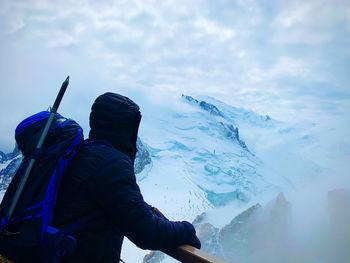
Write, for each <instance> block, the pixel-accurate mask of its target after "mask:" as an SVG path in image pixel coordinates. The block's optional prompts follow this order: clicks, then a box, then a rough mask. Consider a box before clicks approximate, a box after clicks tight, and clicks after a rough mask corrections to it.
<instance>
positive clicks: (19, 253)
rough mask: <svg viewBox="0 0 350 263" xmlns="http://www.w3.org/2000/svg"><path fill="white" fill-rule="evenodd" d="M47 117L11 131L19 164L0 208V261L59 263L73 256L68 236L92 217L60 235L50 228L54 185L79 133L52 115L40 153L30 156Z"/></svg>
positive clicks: (32, 119)
mask: <svg viewBox="0 0 350 263" xmlns="http://www.w3.org/2000/svg"><path fill="white" fill-rule="evenodd" d="M49 115H50V112H49V111H43V112H39V113H37V114H35V115H32V116H30V117H28V118H26V119H25V120H23V121H22V122H21V123H20V124H19V125H18V126H17V128H16V132H15V139H16V142H17V145H18V148H19V149H20V150H21V151H22V153H23V156H24V159H23V161H22V163H21V165H20V166H19V168H18V170H17V172H16V174H15V175H14V177H13V179H12V181H11V183H10V185H9V187H8V189H7V191H6V193H5V196H4V198H3V200H2V202H1V205H0V219H1V230H0V260H1V255H2V256H3V257H4V258H6V259H8V260H11V261H14V262H16V263H20V262H60V261H61V260H62V259H63V258H65V257H68V256H69V255H71V254H72V253H73V252H74V250H75V247H76V240H75V239H74V237H73V236H71V235H70V233H73V232H74V231H75V230H77V229H78V228H79V227H81V226H82V225H84V224H85V223H86V222H87V221H89V220H91V218H92V217H94V216H95V215H89V216H88V217H86V218H81V219H79V221H77V222H74V223H73V224H71V225H69V226H67V227H65V228H64V229H56V228H54V227H52V226H51V224H52V220H53V216H54V207H55V204H56V199H57V195H58V191H59V188H60V182H61V179H62V177H63V175H64V173H65V171H66V169H67V167H68V166H69V163H70V162H71V160H72V159H73V158H74V156H75V154H76V153H77V151H78V149H79V147H80V145H81V144H82V142H83V130H82V128H81V127H80V125H79V124H78V123H76V122H75V121H73V120H71V119H66V118H64V117H62V116H61V115H60V114H58V113H56V115H55V118H54V120H53V123H52V125H51V127H50V129H49V132H48V134H47V136H46V139H45V141H44V144H43V146H42V148H41V149H40V150H39V151H38V150H35V149H36V147H35V146H36V144H37V142H38V140H39V137H40V136H41V134H42V131H43V129H44V126H45V124H46V122H47V119H48V117H49ZM31 159H35V160H36V162H35V164H34V166H33V169H32V171H31V173H30V175H29V177H28V180H27V182H26V184H25V187H24V189H23V192H22V194H21V196H20V198H19V200H18V203H17V205H16V207H15V210H14V212H13V216H12V217H11V219H10V220H8V219H7V218H6V215H7V212H8V210H9V207H10V206H11V202H12V200H13V196H14V195H15V192H16V190H17V189H18V186H19V183H20V181H21V178H22V176H23V174H24V171H25V170H26V167H27V165H28V163H29V161H30V160H31ZM1 262H2V261H1Z"/></svg>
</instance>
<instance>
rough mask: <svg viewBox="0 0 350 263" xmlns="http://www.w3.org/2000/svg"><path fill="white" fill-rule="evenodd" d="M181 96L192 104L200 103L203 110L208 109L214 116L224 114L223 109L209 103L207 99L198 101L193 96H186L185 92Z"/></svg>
mask: <svg viewBox="0 0 350 263" xmlns="http://www.w3.org/2000/svg"><path fill="white" fill-rule="evenodd" d="M181 97H182V98H183V99H185V100H187V101H188V102H190V103H192V104H196V105H198V106H199V107H201V108H202V109H203V110H205V111H208V112H209V113H210V114H212V115H214V116H220V117H223V114H222V113H221V111H220V110H219V109H218V108H217V107H216V106H215V105H213V104H211V103H208V102H206V101H198V100H196V99H195V98H192V97H191V96H186V95H184V94H182V96H181Z"/></svg>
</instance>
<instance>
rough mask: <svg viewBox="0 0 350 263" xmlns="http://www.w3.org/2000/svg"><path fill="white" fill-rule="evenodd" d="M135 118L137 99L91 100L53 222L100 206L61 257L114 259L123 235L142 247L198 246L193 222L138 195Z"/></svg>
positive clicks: (70, 219)
mask: <svg viewBox="0 0 350 263" xmlns="http://www.w3.org/2000/svg"><path fill="white" fill-rule="evenodd" d="M140 120H141V113H140V111H139V107H138V105H137V104H135V103H134V102H133V101H132V100H130V99H129V98H127V97H124V96H122V95H119V94H115V93H111V92H108V93H105V94H103V95H101V96H99V97H98V98H97V99H96V100H95V102H94V104H93V105H92V109H91V113H90V128H91V130H90V133H89V138H88V139H87V140H85V141H84V142H83V144H82V146H81V148H80V149H79V152H78V153H77V155H76V157H75V158H74V160H73V161H72V163H71V164H70V166H69V167H68V171H67V173H66V174H65V175H64V177H63V179H62V182H61V188H60V191H59V194H58V197H57V202H56V207H55V213H54V219H53V225H54V226H55V227H57V228H63V227H64V226H66V225H69V224H71V222H74V221H75V220H79V219H80V218H82V217H84V216H87V215H89V214H93V213H95V212H96V211H102V212H101V215H100V216H98V217H97V218H96V219H94V220H91V222H89V223H87V224H86V226H84V227H83V228H81V229H79V230H77V231H76V232H75V233H73V236H74V237H75V238H76V240H77V248H76V250H75V252H74V253H73V255H72V256H70V257H69V258H68V259H66V260H65V261H64V262H65V263H73V262H119V260H120V252H121V246H122V242H123V238H124V236H126V237H127V238H128V239H130V240H131V241H132V242H133V243H135V244H136V245H137V246H138V247H140V248H142V249H150V250H162V251H167V250H171V249H174V248H176V247H177V246H179V245H184V244H189V245H192V246H194V247H196V248H200V246H201V244H200V241H199V240H198V238H197V236H196V232H195V229H194V227H193V226H192V224H190V223H188V222H186V221H182V222H174V221H169V220H168V219H167V218H166V217H165V216H164V215H163V214H161V213H160V212H159V211H158V210H156V209H155V208H153V207H152V206H150V205H149V204H147V203H146V202H145V201H144V199H143V197H142V194H141V192H140V188H139V186H138V184H137V182H136V177H135V174H134V168H133V164H134V160H135V156H136V152H137V148H136V140H137V134H138V128H139V124H140ZM124 260H125V259H124ZM126 260H127V259H126Z"/></svg>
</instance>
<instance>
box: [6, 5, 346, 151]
mask: <svg viewBox="0 0 350 263" xmlns="http://www.w3.org/2000/svg"><path fill="white" fill-rule="evenodd" d="M0 37H1V42H0V58H1V60H0V80H1V81H0V123H1V125H0V150H3V151H5V152H6V151H10V150H12V148H13V145H14V139H13V133H14V129H15V127H16V124H17V123H18V122H19V121H20V120H21V119H23V118H24V117H26V116H28V114H33V113H35V112H37V111H40V110H45V109H46V108H47V107H48V106H49V105H52V104H53V101H54V99H55V96H56V93H57V92H58V90H59V87H60V85H61V83H62V81H63V80H64V79H65V77H66V76H67V75H70V76H71V83H70V86H69V89H68V91H67V93H66V95H65V97H64V98H63V102H62V104H61V110H60V112H61V113H63V114H64V115H67V116H69V117H73V118H75V119H76V120H77V121H78V122H79V123H81V124H82V125H83V126H84V128H85V129H87V124H88V123H87V119H88V114H89V110H90V107H91V104H92V102H93V100H94V99H95V97H96V96H97V95H99V94H101V93H103V92H105V91H114V92H119V93H122V94H124V95H127V96H129V97H130V98H131V99H133V100H135V101H136V102H137V103H139V104H140V106H141V107H142V106H144V105H146V104H150V103H158V102H161V101H164V100H167V99H169V98H175V97H180V96H181V94H182V93H185V94H188V95H192V96H196V95H210V96H213V97H215V98H217V99H220V100H222V101H224V102H227V103H230V104H231V105H233V106H238V107H245V108H247V109H252V110H255V111H256V112H258V113H260V114H269V115H271V116H272V117H273V118H277V119H280V120H287V121H288V120H292V119H313V118H316V117H317V116H329V118H332V117H333V116H338V117H339V116H342V118H343V119H342V120H343V121H342V123H339V125H340V127H341V128H344V129H347V128H349V124H348V123H349V122H348V121H347V120H349V117H348V116H349V114H347V113H349V112H350V111H349V107H350V103H349V101H350V87H349V85H350V1H349V0H341V1H340V0H308V1H305V0H296V1H286V0H285V1H282V0H281V1H278V0H261V1H254V0H241V1H240V0H236V1H235V0H231V1H229V0H228V1H223V0H191V1H187V0H186V1H185V0H172V1H170V0H161V1H148V0H142V1H141V0H139V1H132V0H125V1H121V0H118V1H109V0H108V1H107V0H103V1H102V0H99V1H97V0H95V1H83V0H80V1H79V0H60V1H53V0H47V1H44V0H22V1H16V0H7V1H6V0H0ZM349 121H350V120H349Z"/></svg>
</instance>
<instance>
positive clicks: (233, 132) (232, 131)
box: [220, 122, 249, 152]
mask: <svg viewBox="0 0 350 263" xmlns="http://www.w3.org/2000/svg"><path fill="white" fill-rule="evenodd" d="M220 124H221V125H222V127H223V128H224V130H225V133H226V136H227V137H228V138H229V139H231V140H234V141H237V142H238V144H239V145H240V146H241V147H242V148H243V149H245V150H246V151H248V152H249V149H248V147H247V145H246V144H245V142H244V141H242V140H241V139H240V138H239V130H238V128H237V127H236V128H235V127H234V126H233V125H232V124H225V123H223V122H220Z"/></svg>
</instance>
